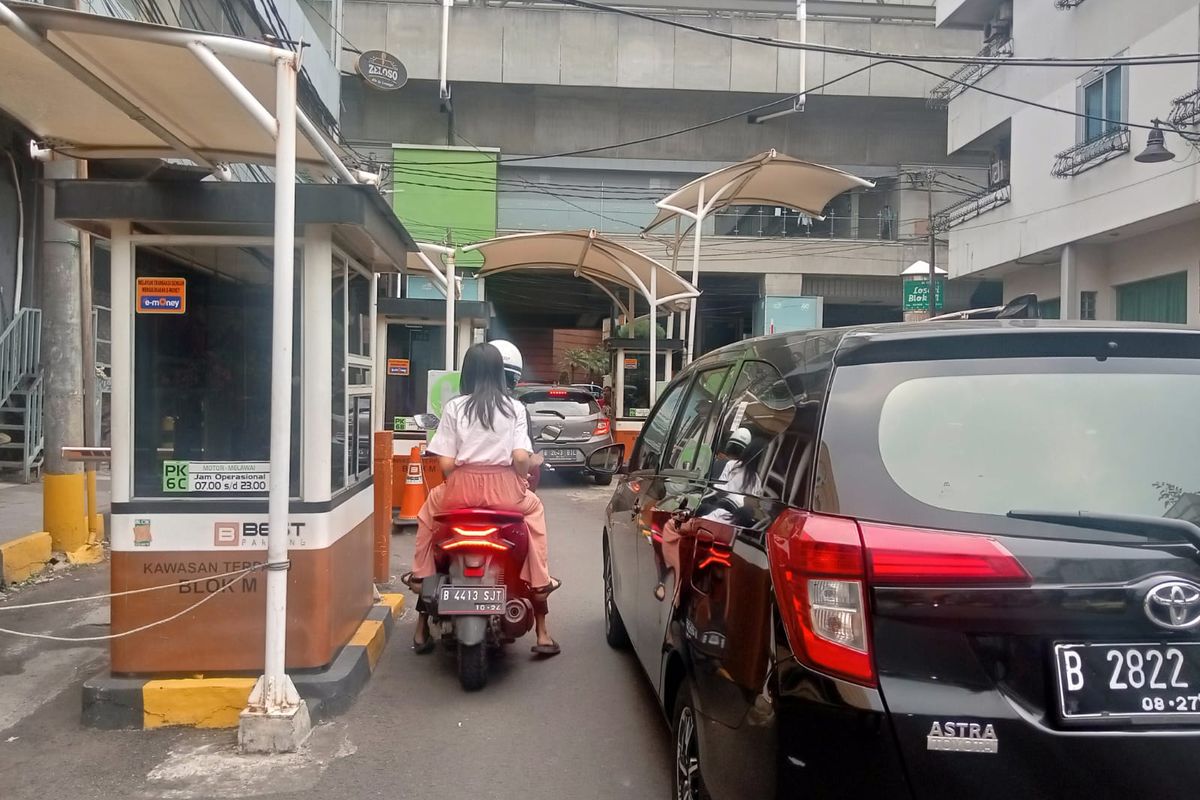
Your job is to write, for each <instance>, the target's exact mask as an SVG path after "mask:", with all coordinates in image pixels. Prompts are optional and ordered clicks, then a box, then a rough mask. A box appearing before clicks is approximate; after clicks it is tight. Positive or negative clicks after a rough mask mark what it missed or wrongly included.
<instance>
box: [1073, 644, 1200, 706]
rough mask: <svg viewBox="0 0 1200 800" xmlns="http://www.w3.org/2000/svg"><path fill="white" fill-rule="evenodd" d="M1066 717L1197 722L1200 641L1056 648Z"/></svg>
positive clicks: (1199, 700) (1199, 684)
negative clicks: (1177, 719) (1148, 718)
mask: <svg viewBox="0 0 1200 800" xmlns="http://www.w3.org/2000/svg"><path fill="white" fill-rule="evenodd" d="M1054 660H1055V663H1056V671H1057V673H1058V697H1059V709H1060V711H1061V712H1062V715H1063V718H1064V719H1120V718H1135V717H1171V718H1180V719H1181V721H1182V720H1183V719H1187V720H1188V721H1191V722H1197V721H1200V642H1179V643H1175V644H1170V643H1166V644H1056V645H1055V646H1054Z"/></svg>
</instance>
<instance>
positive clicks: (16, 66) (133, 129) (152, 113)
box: [0, 2, 341, 174]
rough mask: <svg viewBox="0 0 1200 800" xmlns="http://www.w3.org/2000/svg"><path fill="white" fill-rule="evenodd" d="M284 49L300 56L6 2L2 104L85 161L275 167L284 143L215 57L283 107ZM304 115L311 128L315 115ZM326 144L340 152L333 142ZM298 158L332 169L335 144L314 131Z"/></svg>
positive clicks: (265, 102)
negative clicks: (280, 69)
mask: <svg viewBox="0 0 1200 800" xmlns="http://www.w3.org/2000/svg"><path fill="white" fill-rule="evenodd" d="M197 51H200V52H197ZM281 55H282V56H288V57H290V56H292V53H291V51H289V50H283V49H280V48H277V47H274V46H272V45H270V44H267V43H264V42H254V41H249V40H246V39H238V38H236V37H231V36H220V35H216V34H210V33H202V32H199V31H191V30H185V29H180V28H170V27H166V26H162V25H151V24H147V23H142V22H134V21H130V20H123V19H113V18H109V17H102V16H98V15H95V14H85V13H80V12H76V11H67V10H63V9H58V8H53V7H49V6H43V5H35V4H32V3H15V2H4V3H2V4H0V75H3V76H4V77H3V79H2V80H0V108H3V109H5V110H6V111H7V112H8V113H10V114H11V115H13V116H14V117H15V118H16V119H17V120H18V121H20V122H21V123H22V124H23V125H24V126H25V127H27V128H28V129H29V130H31V131H33V133H34V135H35V136H37V137H38V138H39V139H40V140H41V141H42V143H44V144H46V145H49V146H52V147H53V148H54V149H55V150H57V151H59V152H61V153H63V154H65V155H69V156H73V157H76V158H92V159H103V158H187V159H191V160H194V161H196V162H197V163H201V164H205V165H209V166H211V165H214V164H218V163H229V162H241V163H259V164H273V163H274V161H275V140H274V136H273V135H272V134H271V133H270V132H269V131H268V130H267V129H266V128H265V126H264V120H263V118H262V117H261V116H255V114H253V113H251V112H250V111H249V110H247V108H246V107H245V106H244V105H243V103H241V102H239V101H238V99H237V98H236V97H235V95H234V94H233V93H232V92H231V90H230V88H228V85H227V84H224V83H222V81H221V79H219V78H218V77H217V76H216V74H215V73H214V71H213V69H214V68H213V67H212V66H210V65H206V63H205V59H207V60H208V62H209V64H211V61H212V59H214V58H215V59H216V60H219V62H220V65H223V66H224V68H225V70H227V72H228V74H229V76H230V77H231V78H232V79H233V81H234V82H238V83H240V84H241V86H242V87H244V89H243V90H242V91H245V92H248V93H249V94H250V95H252V96H253V97H254V98H255V99H257V101H258V102H259V103H260V104H261V106H262V107H263V108H264V109H266V111H265V113H267V114H271V113H272V111H273V109H274V108H275V92H276V71H275V60H276V58H278V57H279V56H281ZM217 69H218V70H219V69H220V66H218V67H217ZM301 122H302V125H301V129H302V130H304V128H305V127H306V123H307V121H306V120H301ZM305 133H306V134H308V136H309V137H311V136H312V133H311V132H310V131H305ZM318 137H319V134H318ZM321 145H323V146H324V147H326V148H328V142H327V141H322V142H321ZM296 159H297V161H298V162H299V163H300V164H302V165H304V166H307V167H310V168H312V169H314V170H315V171H317V172H318V173H328V172H329V171H330V165H329V164H328V161H329V153H328V151H327V150H326V152H324V153H323V152H322V151H321V150H320V149H318V146H317V145H316V144H315V143H314V142H313V141H312V140H311V139H310V138H306V137H305V136H298V137H297V142H296ZM339 166H340V165H339ZM339 174H341V173H339Z"/></svg>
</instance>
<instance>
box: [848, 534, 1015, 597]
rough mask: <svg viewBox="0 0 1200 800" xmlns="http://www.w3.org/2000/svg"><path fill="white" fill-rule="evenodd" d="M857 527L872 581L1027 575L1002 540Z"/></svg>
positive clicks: (975, 581) (945, 581) (983, 580)
mask: <svg viewBox="0 0 1200 800" xmlns="http://www.w3.org/2000/svg"><path fill="white" fill-rule="evenodd" d="M861 528H862V535H863V542H864V544H865V545H866V548H867V553H868V573H869V575H870V577H871V582H872V583H876V584H892V585H895V584H934V585H939V586H940V585H949V584H953V585H962V584H966V585H981V584H988V585H993V584H999V583H1003V584H1016V585H1028V584H1030V583H1031V582H1032V580H1033V579H1032V578H1031V577H1030V575H1029V573H1028V572H1027V571H1026V570H1025V567H1023V566H1021V562H1020V561H1017V559H1016V557H1014V556H1013V554H1012V553H1010V552H1008V550H1006V549H1005V548H1004V545H1002V544H1000V543H999V542H997V541H996V540H995V539H990V538H988V537H987V536H980V535H978V534H966V533H948V532H946V531H930V530H919V529H913V528H898V527H893V526H889V525H873V524H870V523H862V525H861Z"/></svg>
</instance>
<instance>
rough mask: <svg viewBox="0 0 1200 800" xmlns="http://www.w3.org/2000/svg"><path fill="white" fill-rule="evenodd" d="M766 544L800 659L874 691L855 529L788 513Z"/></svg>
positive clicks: (837, 521) (852, 524) (862, 565)
mask: <svg viewBox="0 0 1200 800" xmlns="http://www.w3.org/2000/svg"><path fill="white" fill-rule="evenodd" d="M768 540H769V549H768V552H769V556H770V563H771V575H772V577H773V578H774V581H775V591H776V593H777V594H778V596H779V605H780V611H781V615H782V617H783V623H784V628H785V630H786V631H787V636H788V641H789V642H791V645H792V649H793V650H794V651H795V652H796V656H797V657H798V658H800V659H801V660H802V661H804V662H807V663H808V664H809V665H810V666H812V667H815V668H816V669H819V670H822V671H825V672H830V673H833V674H835V675H839V676H842V677H845V678H849V679H851V680H853V681H856V682H858V683H864V684H867V685H869V686H874V685H875V667H874V665H873V663H872V660H871V648H870V643H869V640H868V636H869V634H868V629H867V628H868V626H867V607H866V592H865V591H864V583H865V582H866V572H865V569H866V567H865V561H864V558H863V546H862V538H861V536H860V535H859V531H858V524H857V523H855V522H854V521H853V520H848V519H842V518H839V517H821V516H815V515H811V514H804V513H801V512H799V511H793V510H788V511H785V512H784V513H783V514H782V515H781V516H780V517H779V519H778V520H776V522H775V524H774V525H772V526H771V530H770V534H769V536H768Z"/></svg>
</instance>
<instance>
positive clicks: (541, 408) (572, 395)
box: [518, 390, 600, 417]
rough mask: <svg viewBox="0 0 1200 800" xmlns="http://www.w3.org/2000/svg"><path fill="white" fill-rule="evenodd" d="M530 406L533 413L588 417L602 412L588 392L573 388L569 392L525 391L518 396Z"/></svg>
mask: <svg viewBox="0 0 1200 800" xmlns="http://www.w3.org/2000/svg"><path fill="white" fill-rule="evenodd" d="M518 399H520V401H521V402H522V403H524V404H525V405H526V406H528V407H529V413H530V414H533V415H537V414H546V415H548V416H558V415H561V416H563V417H587V416H591V415H593V414H599V413H600V406H599V404H597V403H596V400H595V399H594V398H593V397H592V396H591V395H590V394H588V393H587V392H581V391H578V390H572V391H569V392H562V391H553V393H552V390H547V391H543V390H535V391H532V392H525V393H524V394H522V395H520V397H519V398H518Z"/></svg>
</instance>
